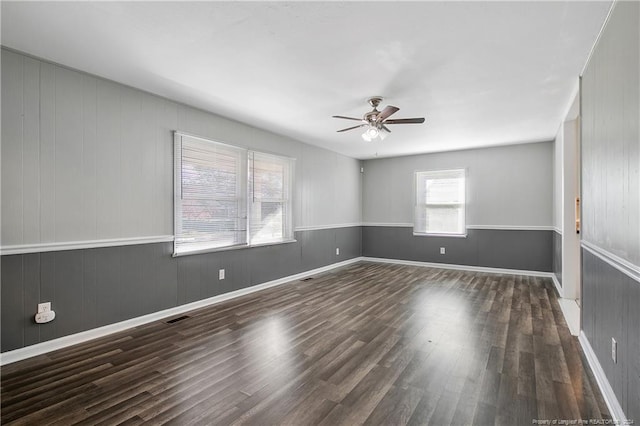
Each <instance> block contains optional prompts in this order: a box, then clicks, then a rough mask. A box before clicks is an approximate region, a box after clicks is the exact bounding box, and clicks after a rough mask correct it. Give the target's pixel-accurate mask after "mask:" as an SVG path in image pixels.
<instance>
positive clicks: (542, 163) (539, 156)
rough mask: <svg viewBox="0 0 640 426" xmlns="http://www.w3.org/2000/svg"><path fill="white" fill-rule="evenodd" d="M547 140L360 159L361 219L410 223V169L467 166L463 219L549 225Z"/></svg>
mask: <svg viewBox="0 0 640 426" xmlns="http://www.w3.org/2000/svg"><path fill="white" fill-rule="evenodd" d="M552 150H553V145H552V143H551V142H544V143H535V144H523V145H511V146H504V147H496V148H486V149H475V150H465V151H454V152H446V153H435V154H424V155H416V156H408V157H397V158H384V159H376V160H367V161H365V162H364V168H365V173H364V184H363V188H364V191H363V221H364V222H365V223H412V222H413V205H414V194H413V191H414V182H413V180H414V172H415V171H419V170H441V169H451V168H466V169H467V224H469V225H501V226H551V224H552V179H553V175H552V161H551V160H552Z"/></svg>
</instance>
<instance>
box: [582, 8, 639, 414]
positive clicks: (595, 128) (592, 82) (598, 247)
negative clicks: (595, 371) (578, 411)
mask: <svg viewBox="0 0 640 426" xmlns="http://www.w3.org/2000/svg"><path fill="white" fill-rule="evenodd" d="M639 40H640V3H638V2H625V1H620V2H617V3H616V4H615V6H614V9H613V11H612V13H611V16H610V19H609V22H608V24H607V25H606V27H605V30H604V31H603V33H602V35H601V37H600V39H599V41H598V43H597V45H596V48H595V50H594V52H593V55H592V57H591V59H590V61H589V63H588V65H587V68H586V70H585V72H584V75H583V77H582V106H581V107H582V129H581V131H582V230H583V232H582V244H583V251H582V253H583V268H582V278H583V280H582V285H583V287H582V297H583V309H582V328H583V331H584V333H585V335H586V336H587V338H588V339H589V342H590V343H591V346H592V347H593V349H594V351H595V353H596V355H597V357H598V360H599V361H600V364H601V365H602V367H603V369H604V371H605V373H606V375H607V378H608V380H609V382H610V383H611V385H612V387H613V389H614V391H615V393H616V396H617V398H618V400H619V402H620V403H621V405H622V408H623V410H624V411H625V414H626V416H627V417H628V418H629V419H635V420H636V421H638V419H640V357H639V356H638V354H639V353H640V342H639V340H640V338H639V336H640V333H639V332H638V323H639V322H640V317H639V316H638V312H639V309H638V305H639V303H640V181H639V179H640V154H639V152H640V131H639V127H638V126H639V122H640V120H639V117H640V107H639V106H640V69H639V64H640V41H639ZM585 248H589V250H591V251H589V250H585ZM592 252H596V253H598V255H597V256H596V255H593V253H592ZM623 271H626V273H623ZM611 338H615V339H616V340H617V341H618V353H619V360H618V363H613V361H612V360H611Z"/></svg>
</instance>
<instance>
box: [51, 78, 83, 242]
mask: <svg viewBox="0 0 640 426" xmlns="http://www.w3.org/2000/svg"><path fill="white" fill-rule="evenodd" d="M56 94H57V95H56V154H55V158H56V160H55V170H56V219H57V220H56V239H57V240H60V239H64V240H66V241H80V240H82V239H83V238H86V237H84V236H83V235H82V234H81V229H80V228H79V226H78V225H79V224H81V223H82V221H83V218H82V209H81V205H82V204H81V203H82V201H81V200H82V195H83V193H82V177H83V176H82V154H83V153H82V130H83V124H82V75H81V74H80V73H77V72H74V71H69V70H66V69H63V68H58V69H57V70H56Z"/></svg>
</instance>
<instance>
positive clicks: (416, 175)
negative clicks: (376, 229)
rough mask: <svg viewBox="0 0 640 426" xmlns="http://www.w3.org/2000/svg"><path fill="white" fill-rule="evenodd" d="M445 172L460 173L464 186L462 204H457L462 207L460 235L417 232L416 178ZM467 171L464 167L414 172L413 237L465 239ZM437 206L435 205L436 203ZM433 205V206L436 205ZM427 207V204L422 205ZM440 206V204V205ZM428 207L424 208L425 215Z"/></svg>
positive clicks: (454, 233)
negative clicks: (461, 229)
mask: <svg viewBox="0 0 640 426" xmlns="http://www.w3.org/2000/svg"><path fill="white" fill-rule="evenodd" d="M447 172H461V174H462V177H463V179H464V180H463V184H464V202H463V203H461V204H457V205H459V206H462V210H463V216H462V217H463V231H462V232H460V233H457V232H433V231H427V230H426V229H425V230H417V225H418V217H417V216H418V177H419V176H420V175H421V174H429V173H432V174H438V173H447ZM467 181H468V171H467V168H466V167H454V168H446V169H429V170H415V171H414V173H413V235H414V236H423V237H446V238H467V226H468V225H467V204H468V197H467V194H468V186H467ZM436 204H437V203H436ZM436 204H434V205H436ZM424 205H425V206H428V203H425V204H424ZM440 205H442V204H440ZM427 209H428V207H426V208H425V210H424V211H425V215H426V211H427Z"/></svg>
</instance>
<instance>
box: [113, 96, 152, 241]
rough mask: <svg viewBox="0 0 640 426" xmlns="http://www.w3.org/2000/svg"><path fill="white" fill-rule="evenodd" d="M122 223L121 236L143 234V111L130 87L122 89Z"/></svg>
mask: <svg viewBox="0 0 640 426" xmlns="http://www.w3.org/2000/svg"><path fill="white" fill-rule="evenodd" d="M120 101H121V103H120V119H121V123H122V130H121V132H120V141H119V142H120V189H119V192H120V196H121V208H120V227H121V231H120V232H121V236H125V235H142V234H141V232H140V229H141V227H142V222H143V220H145V219H144V213H145V212H146V211H147V209H146V208H144V206H143V204H142V200H141V197H140V196H141V194H142V189H143V188H142V175H143V174H144V173H145V170H143V169H142V167H141V166H142V159H143V157H144V152H143V143H142V141H141V137H142V113H141V103H140V96H139V94H138V93H136V92H133V91H131V90H122V91H121V98H120Z"/></svg>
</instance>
